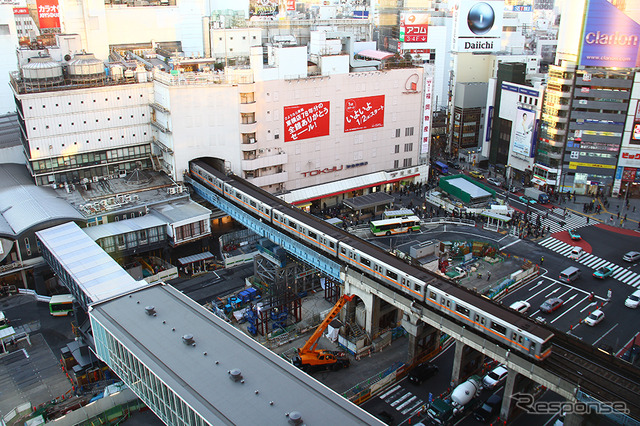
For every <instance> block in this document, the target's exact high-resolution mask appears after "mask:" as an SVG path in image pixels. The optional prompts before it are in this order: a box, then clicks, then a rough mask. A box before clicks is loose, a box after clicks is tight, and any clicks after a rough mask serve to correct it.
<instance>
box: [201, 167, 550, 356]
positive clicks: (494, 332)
mask: <svg viewBox="0 0 640 426" xmlns="http://www.w3.org/2000/svg"><path fill="white" fill-rule="evenodd" d="M190 172H191V173H192V176H193V177H194V178H195V179H197V180H199V181H201V182H203V183H204V184H207V183H208V184H209V185H210V186H211V187H213V189H214V191H217V192H218V193H220V194H221V195H222V196H224V197H225V198H226V199H227V200H229V201H230V202H232V203H233V204H236V205H238V206H240V207H242V208H243V209H245V210H246V211H249V212H250V213H251V214H253V215H254V216H255V217H258V218H260V219H261V220H265V221H269V222H270V223H271V224H272V225H273V226H274V227H276V228H278V229H280V230H282V231H283V232H285V233H286V234H287V235H289V236H291V237H292V238H294V239H296V240H298V241H300V242H302V243H303V244H305V245H307V246H310V247H312V248H316V249H319V250H321V251H323V252H325V253H327V255H329V256H331V257H334V258H336V259H337V260H339V261H340V262H342V263H344V264H346V265H350V266H352V267H354V268H356V269H357V270H359V271H361V272H362V273H363V274H365V275H367V276H369V277H371V278H372V279H375V280H376V281H378V282H381V283H383V284H384V285H385V286H387V287H389V288H391V289H392V290H394V291H398V292H402V293H404V294H406V295H408V296H409V297H410V298H411V299H412V300H414V301H417V302H420V303H421V304H423V305H424V306H426V307H428V308H429V309H433V310H435V311H437V312H441V313H442V314H443V315H445V316H447V317H448V318H450V319H452V320H453V321H455V322H457V323H459V324H462V325H464V326H467V327H472V328H474V329H476V330H477V331H478V332H480V333H482V334H484V335H485V336H487V338H488V339H490V340H492V341H495V342H497V343H499V344H501V345H503V346H506V347H509V348H512V349H513V350H516V351H518V352H520V353H523V354H525V355H527V356H530V357H531V358H533V359H536V360H540V359H543V358H545V357H546V356H548V355H549V354H550V351H551V349H550V341H551V338H552V337H553V333H552V332H551V331H550V330H548V329H546V328H544V327H542V326H540V325H538V324H536V323H534V322H532V321H530V320H529V319H527V318H525V317H523V316H521V315H519V314H517V313H515V312H511V311H509V310H508V309H506V308H504V307H502V306H500V305H498V304H496V303H495V302H493V301H490V300H488V299H485V298H483V297H480V296H478V295H477V294H474V293H472V292H471V291H469V290H467V289H465V288H462V287H459V286H457V285H455V284H453V283H450V282H449V281H447V280H444V279H443V278H441V277H439V276H436V275H435V274H433V273H431V272H428V271H426V270H424V269H422V268H418V267H416V266H413V265H410V264H408V263H406V262H404V261H402V260H401V259H398V258H397V257H395V256H393V255H391V254H389V253H387V252H385V251H383V250H381V249H380V248H379V247H377V246H374V245H373V244H371V243H368V242H366V241H363V240H361V239H359V238H357V237H355V236H353V235H351V234H349V233H348V232H346V231H343V230H341V229H339V228H336V227H334V226H331V225H330V224H327V223H326V222H325V221H323V220H321V219H319V218H317V217H315V216H312V215H310V214H307V213H306V212H304V211H302V210H300V209H297V208H295V207H292V206H290V205H289V204H287V203H285V202H284V201H282V200H280V199H279V198H277V197H275V196H273V195H271V194H269V193H268V192H266V191H264V190H262V189H260V188H257V187H255V186H254V185H251V184H250V183H248V182H246V181H245V180H244V179H242V178H239V177H237V176H227V175H225V174H224V173H221V172H219V171H217V170H216V169H215V168H214V167H212V166H211V165H209V164H207V163H206V162H204V161H199V160H196V161H192V162H191V164H190Z"/></svg>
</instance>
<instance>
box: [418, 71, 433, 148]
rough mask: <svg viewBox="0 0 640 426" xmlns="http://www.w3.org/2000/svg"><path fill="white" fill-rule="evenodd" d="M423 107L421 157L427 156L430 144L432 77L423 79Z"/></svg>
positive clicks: (428, 76)
mask: <svg viewBox="0 0 640 426" xmlns="http://www.w3.org/2000/svg"><path fill="white" fill-rule="evenodd" d="M423 87H424V107H423V109H422V144H421V149H420V152H421V153H422V154H423V155H428V154H429V144H430V143H431V95H432V92H433V77H431V76H430V75H427V73H426V72H425V77H424V84H423Z"/></svg>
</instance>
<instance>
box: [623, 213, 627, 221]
mask: <svg viewBox="0 0 640 426" xmlns="http://www.w3.org/2000/svg"><path fill="white" fill-rule="evenodd" d="M624 221H625V222H626V221H627V214H626V213H625V214H624Z"/></svg>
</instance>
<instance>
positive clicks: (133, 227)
mask: <svg viewBox="0 0 640 426" xmlns="http://www.w3.org/2000/svg"><path fill="white" fill-rule="evenodd" d="M166 224H167V221H166V220H165V219H164V218H162V217H160V216H158V215H157V214H156V213H154V212H153V211H150V212H149V214H146V215H144V216H140V217H136V218H133V219H127V220H121V221H119V222H111V223H105V224H104V225H98V226H91V227H89V228H85V229H84V232H85V233H86V234H87V235H88V236H89V237H91V239H93V241H98V240H99V239H100V238H105V237H113V236H115V235H122V234H126V233H127V232H136V231H141V230H143V229H149V228H154V227H156V226H163V225H165V226H166Z"/></svg>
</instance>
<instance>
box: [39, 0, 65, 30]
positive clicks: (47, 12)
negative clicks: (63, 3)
mask: <svg viewBox="0 0 640 426" xmlns="http://www.w3.org/2000/svg"><path fill="white" fill-rule="evenodd" d="M36 4H37V6H38V25H39V26H40V29H44V28H60V15H59V13H58V0H36Z"/></svg>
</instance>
